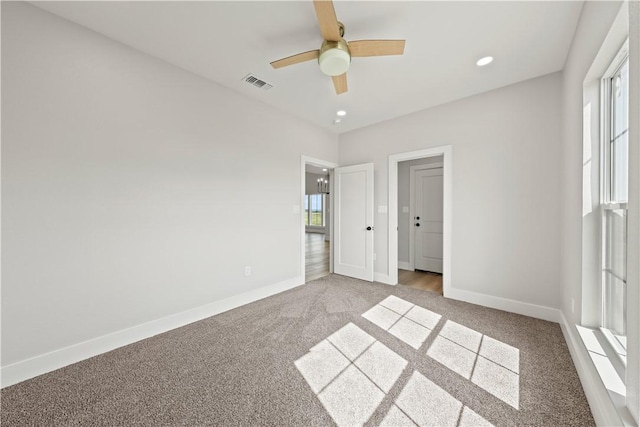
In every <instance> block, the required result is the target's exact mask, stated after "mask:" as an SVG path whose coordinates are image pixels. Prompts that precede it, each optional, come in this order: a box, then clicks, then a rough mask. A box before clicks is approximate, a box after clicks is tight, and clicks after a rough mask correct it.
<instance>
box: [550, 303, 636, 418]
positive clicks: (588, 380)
mask: <svg viewBox="0 0 640 427" xmlns="http://www.w3.org/2000/svg"><path fill="white" fill-rule="evenodd" d="M558 316H559V319H558V322H559V323H560V328H561V329H562V334H563V335H564V339H565V341H566V342H567V347H568V348H569V353H570V354H571V358H572V359H573V364H574V365H575V367H576V371H577V372H578V377H579V378H580V382H581V383H582V388H583V389H584V394H585V396H586V397H587V401H588V402H589V407H590V408H591V413H592V414H593V418H594V420H595V422H596V425H599V426H612V425H624V426H630V425H634V424H635V423H634V422H633V419H632V418H631V415H630V414H629V413H628V410H626V408H623V410H622V411H623V414H622V415H621V414H620V413H619V412H618V410H617V409H616V406H615V405H614V404H613V402H612V400H611V397H610V396H609V392H608V391H607V389H606V388H605V387H604V384H603V383H602V379H601V378H600V375H599V374H598V371H597V370H596V368H595V366H594V365H593V362H592V361H591V358H590V357H589V355H588V352H587V349H586V348H585V346H584V344H583V342H582V339H581V338H580V336H579V334H578V331H577V330H576V328H575V326H574V325H570V324H569V323H568V322H567V319H566V317H565V316H564V313H563V312H562V311H560V310H558Z"/></svg>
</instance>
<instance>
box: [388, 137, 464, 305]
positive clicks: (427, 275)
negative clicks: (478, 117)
mask: <svg viewBox="0 0 640 427" xmlns="http://www.w3.org/2000/svg"><path fill="white" fill-rule="evenodd" d="M451 151H452V150H451V146H443V147H435V148H430V149H425V150H419V151H413V152H408V153H402V154H395V155H391V156H389V187H388V188H389V236H388V239H389V260H388V262H389V264H388V265H389V277H390V280H391V282H392V283H396V284H398V283H399V284H406V286H410V287H414V288H419V289H426V290H431V291H434V292H438V293H440V294H442V295H444V296H446V295H447V293H448V291H449V289H450V286H451V285H450V283H451V277H450V276H451V275H450V272H451V188H452V182H451V177H452V174H451V163H452V158H451ZM412 168H413V174H412V173H411V172H412V170H411V169H412ZM421 171H424V172H421ZM412 175H413V176H412ZM416 176H417V177H418V178H416ZM417 179H421V180H422V181H421V182H420V183H419V184H418V185H416V182H417ZM415 187H419V188H418V190H419V191H420V197H422V200H420V199H419V198H417V197H416V194H415V192H416V188H415ZM420 187H421V188H420ZM434 197H435V198H436V199H437V198H438V197H440V200H439V201H436V203H434V201H433V198H434ZM416 199H418V200H416ZM425 200H426V201H427V202H428V203H427V204H426V205H425V203H423V202H425ZM419 204H422V205H423V206H418V205H419ZM418 224H419V226H418ZM416 257H418V258H420V260H419V261H418V262H416ZM403 282H404V283H403Z"/></svg>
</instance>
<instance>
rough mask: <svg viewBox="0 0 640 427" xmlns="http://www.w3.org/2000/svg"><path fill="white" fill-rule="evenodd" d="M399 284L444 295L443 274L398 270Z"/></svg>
mask: <svg viewBox="0 0 640 427" xmlns="http://www.w3.org/2000/svg"><path fill="white" fill-rule="evenodd" d="M398 284H400V285H404V286H408V287H410V288H414V289H422V290H425V291H431V292H436V293H438V294H440V295H442V274H437V273H430V272H428V271H420V270H416V271H409V270H398Z"/></svg>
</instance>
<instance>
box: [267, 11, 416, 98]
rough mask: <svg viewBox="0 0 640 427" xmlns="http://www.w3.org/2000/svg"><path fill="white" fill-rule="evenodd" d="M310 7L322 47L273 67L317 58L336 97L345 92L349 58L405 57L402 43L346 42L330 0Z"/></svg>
mask: <svg viewBox="0 0 640 427" xmlns="http://www.w3.org/2000/svg"><path fill="white" fill-rule="evenodd" d="M313 6H314V8H315V10H316V17H317V18H318V24H319V26H320V33H322V38H323V42H322V46H320V49H317V50H310V51H307V52H302V53H298V54H296V55H292V56H288V57H286V58H282V59H279V60H277V61H273V62H272V63H271V66H272V67H273V68H276V69H277V68H282V67H287V66H289V65H293V64H299V63H301V62H306V61H310V60H312V59H316V58H317V59H318V64H319V65H320V70H321V71H322V72H323V73H324V74H326V75H328V76H330V77H331V80H333V87H334V88H335V90H336V94H338V95H340V94H341V93H345V92H346V91H347V74H346V73H347V70H348V69H349V65H351V58H352V57H364V56H386V55H402V54H404V40H356V41H351V42H346V41H345V40H344V39H343V37H344V25H342V22H338V19H337V17H336V11H335V9H334V7H333V1H331V0H314V1H313Z"/></svg>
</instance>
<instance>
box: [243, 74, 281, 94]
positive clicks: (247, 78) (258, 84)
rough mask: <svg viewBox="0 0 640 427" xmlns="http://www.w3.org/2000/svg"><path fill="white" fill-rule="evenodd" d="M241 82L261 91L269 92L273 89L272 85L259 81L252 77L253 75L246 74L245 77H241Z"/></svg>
mask: <svg viewBox="0 0 640 427" xmlns="http://www.w3.org/2000/svg"><path fill="white" fill-rule="evenodd" d="M242 80H244V81H245V82H247V83H249V84H250V85H253V86H255V87H257V88H259V89H262V90H269V89H271V88H272V87H273V85H270V84H269V83H267V82H265V81H264V80H260V79H259V78H258V77H256V76H254V75H253V74H247V75H246V76H244V77H243V79H242Z"/></svg>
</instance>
